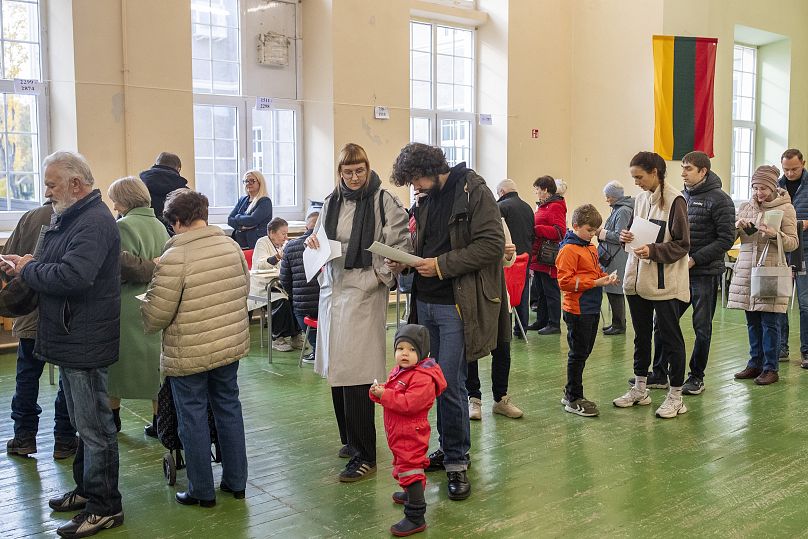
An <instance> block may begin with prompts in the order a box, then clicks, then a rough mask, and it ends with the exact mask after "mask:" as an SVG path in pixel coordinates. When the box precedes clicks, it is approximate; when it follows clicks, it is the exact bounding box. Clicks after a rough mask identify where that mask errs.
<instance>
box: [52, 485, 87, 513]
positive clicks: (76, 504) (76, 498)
mask: <svg viewBox="0 0 808 539" xmlns="http://www.w3.org/2000/svg"><path fill="white" fill-rule="evenodd" d="M48 505H49V506H50V508H51V509H53V510H54V511H58V512H67V511H81V510H82V509H84V508H85V507H86V506H87V498H85V497H84V496H81V495H80V494H78V493H77V492H76V491H75V490H71V491H70V492H65V493H64V494H62V495H61V496H59V497H58V498H51V499H50V500H48Z"/></svg>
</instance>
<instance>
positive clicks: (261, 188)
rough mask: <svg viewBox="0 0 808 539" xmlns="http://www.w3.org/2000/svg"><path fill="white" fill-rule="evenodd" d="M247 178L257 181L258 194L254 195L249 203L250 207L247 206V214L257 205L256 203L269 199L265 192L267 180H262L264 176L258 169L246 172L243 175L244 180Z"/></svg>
mask: <svg viewBox="0 0 808 539" xmlns="http://www.w3.org/2000/svg"><path fill="white" fill-rule="evenodd" d="M249 176H252V177H253V178H254V179H256V180H258V192H257V193H256V194H255V198H253V199H252V201H251V202H250V205H249V206H247V212H251V211H253V209H254V208H255V205H256V204H258V201H259V200H261V199H262V198H264V197H266V198H269V193H268V192H267V180H266V178H264V175H263V174H261V171H260V170H258V169H252V170H248V171H247V172H245V173H244V179H247V178H248V177H249Z"/></svg>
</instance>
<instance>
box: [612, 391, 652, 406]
mask: <svg viewBox="0 0 808 539" xmlns="http://www.w3.org/2000/svg"><path fill="white" fill-rule="evenodd" d="M612 403H614V405H615V406H617V407H618V408H631V407H632V406H634V405H635V404H639V405H640V406H647V405H649V404H651V392H650V391H648V390H647V389H646V390H645V391H640V390H639V389H638V388H637V386H631V389H629V390H628V393H626V394H625V395H623V396H622V397H617V398H616V399H614V400H613V401H612Z"/></svg>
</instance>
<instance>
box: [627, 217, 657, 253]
mask: <svg viewBox="0 0 808 539" xmlns="http://www.w3.org/2000/svg"><path fill="white" fill-rule="evenodd" d="M660 228H661V227H660V226H659V225H658V224H656V223H652V222H651V221H649V220H648V219H643V218H642V217H635V218H634V222H633V223H631V228H630V229H629V232H631V233H632V234H634V241H632V242H631V243H627V244H626V251H627V252H629V253H632V252H634V249H639V248H640V247H643V246H644V245H648V244H649V243H656V241H657V236H658V235H659V229H660Z"/></svg>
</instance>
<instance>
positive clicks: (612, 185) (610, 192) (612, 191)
mask: <svg viewBox="0 0 808 539" xmlns="http://www.w3.org/2000/svg"><path fill="white" fill-rule="evenodd" d="M603 194H604V196H607V197H611V198H623V196H624V191H623V184H622V183H620V182H619V181H617V180H612V181H610V182H609V183H607V184H606V186H605V187H604V188H603Z"/></svg>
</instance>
